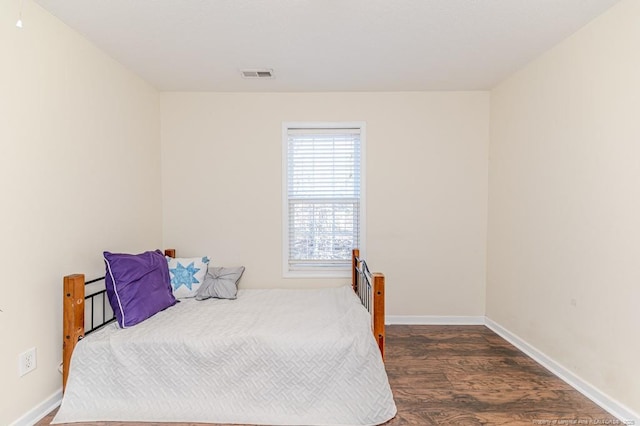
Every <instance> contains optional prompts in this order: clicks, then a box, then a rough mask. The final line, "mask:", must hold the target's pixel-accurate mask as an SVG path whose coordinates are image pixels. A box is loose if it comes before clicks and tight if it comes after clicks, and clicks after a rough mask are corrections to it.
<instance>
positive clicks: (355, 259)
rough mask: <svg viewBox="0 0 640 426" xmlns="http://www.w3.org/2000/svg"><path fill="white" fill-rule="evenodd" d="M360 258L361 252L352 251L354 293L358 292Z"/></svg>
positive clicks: (352, 284) (352, 285)
mask: <svg viewBox="0 0 640 426" xmlns="http://www.w3.org/2000/svg"><path fill="white" fill-rule="evenodd" d="M359 257H360V250H358V249H353V250H351V287H353V291H355V292H356V293H357V292H358V258H359Z"/></svg>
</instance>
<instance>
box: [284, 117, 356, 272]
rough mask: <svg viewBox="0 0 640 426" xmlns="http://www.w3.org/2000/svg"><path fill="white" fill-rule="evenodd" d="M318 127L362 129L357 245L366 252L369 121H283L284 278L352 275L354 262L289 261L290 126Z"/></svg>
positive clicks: (311, 128) (298, 127)
mask: <svg viewBox="0 0 640 426" xmlns="http://www.w3.org/2000/svg"><path fill="white" fill-rule="evenodd" d="M304 129H309V130H314V129H359V130H360V200H359V210H360V214H359V221H360V231H359V237H360V241H359V244H358V246H359V247H354V248H358V249H359V250H360V254H361V256H364V253H365V236H366V222H365V217H366V214H365V211H366V200H365V195H366V186H365V183H366V173H365V172H366V167H365V164H366V161H365V160H366V122H364V121H348V122H342V121H340V122H325V121H323V122H283V123H282V276H283V277H284V278H350V277H351V263H350V262H349V264H348V265H345V266H321V265H319V266H315V267H313V266H305V267H303V268H299V269H298V268H296V269H291V268H290V264H289V195H288V194H289V193H288V177H289V176H288V165H289V158H288V148H289V130H304Z"/></svg>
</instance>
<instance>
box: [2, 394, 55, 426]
mask: <svg viewBox="0 0 640 426" xmlns="http://www.w3.org/2000/svg"><path fill="white" fill-rule="evenodd" d="M60 402H62V388H60V389H58V390H57V391H56V392H54V393H53V394H52V395H51V396H49V397H48V398H47V399H45V400H44V401H42V402H41V403H40V404H38V405H36V406H35V407H33V408H32V409H31V410H29V411H28V412H27V413H26V414H24V415H23V416H22V417H20V418H19V419H17V420H15V421H14V422H13V423H11V425H10V426H33V425H34V424H36V423H38V421H40V420H42V419H43V418H44V417H45V416H46V415H47V414H49V413H50V412H52V411H53V410H54V409H56V408H57V407H58V406H59V405H60Z"/></svg>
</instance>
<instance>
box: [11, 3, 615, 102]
mask: <svg viewBox="0 0 640 426" xmlns="http://www.w3.org/2000/svg"><path fill="white" fill-rule="evenodd" d="M35 1H36V2H37V3H38V4H40V5H41V6H42V7H44V8H45V9H46V10H48V11H49V12H50V13H52V14H53V15H55V16H57V17H58V18H59V19H61V20H62V21H64V22H65V23H67V24H68V25H69V26H70V27H72V28H74V29H76V30H77V31H78V32H79V33H81V34H83V35H84V36H85V37H86V38H88V39H89V40H91V41H92V42H93V43H95V44H96V45H97V46H99V47H100V48H102V49H103V50H104V51H106V52H107V53H108V54H109V55H111V56H112V57H114V58H115V59H116V60H118V61H119V62H121V63H122V64H124V65H125V66H126V67H127V68H129V69H131V70H132V71H134V72H136V73H137V74H139V75H140V76H141V77H142V78H144V79H145V80H147V81H148V82H150V83H151V84H153V85H154V86H155V87H156V88H158V89H160V90H163V91H174V90H180V91H224V92H232V91H240V92H254V91H281V92H293V91H405V90H485V89H489V88H491V87H492V86H494V85H495V84H496V83H498V82H500V81H501V80H502V79H504V78H505V77H507V76H508V75H509V74H511V73H512V72H514V71H515V70H517V69H518V68H520V67H521V66H523V65H524V64H526V63H527V62H529V61H530V60H532V59H533V58H535V57H537V56H538V55H540V54H541V53H542V52H544V51H545V50H547V49H548V48H550V47H552V46H553V45H555V44H556V43H558V42H559V41H561V40H563V39H564V38H566V37H567V36H569V35H571V34H572V33H573V32H575V31H576V30H577V29H579V28H580V27H582V26H583V25H585V24H586V23H587V22H589V21H590V20H591V19H593V18H594V17H595V16H597V15H599V14H600V13H602V12H603V11H605V10H606V9H607V8H609V7H611V6H612V5H613V4H615V3H616V2H617V1H619V0H35ZM28 19H29V18H28V16H24V17H23V20H24V21H25V30H27V29H28ZM264 67H266V68H273V69H274V74H275V78H274V79H271V80H247V79H243V78H242V77H241V75H240V70H241V69H243V68H264Z"/></svg>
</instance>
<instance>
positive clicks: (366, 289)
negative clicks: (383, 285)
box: [356, 257, 373, 313]
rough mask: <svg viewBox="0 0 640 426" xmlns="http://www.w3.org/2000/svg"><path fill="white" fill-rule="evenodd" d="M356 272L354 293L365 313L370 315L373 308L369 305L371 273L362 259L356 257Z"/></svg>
mask: <svg viewBox="0 0 640 426" xmlns="http://www.w3.org/2000/svg"><path fill="white" fill-rule="evenodd" d="M356 270H357V271H358V279H357V280H356V285H357V288H356V293H357V294H358V297H360V302H361V303H362V305H363V306H364V307H365V308H366V309H367V312H369V313H371V310H372V308H373V306H372V304H371V300H372V289H371V272H369V267H368V266H367V262H366V261H365V260H364V259H360V258H359V257H356Z"/></svg>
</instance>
